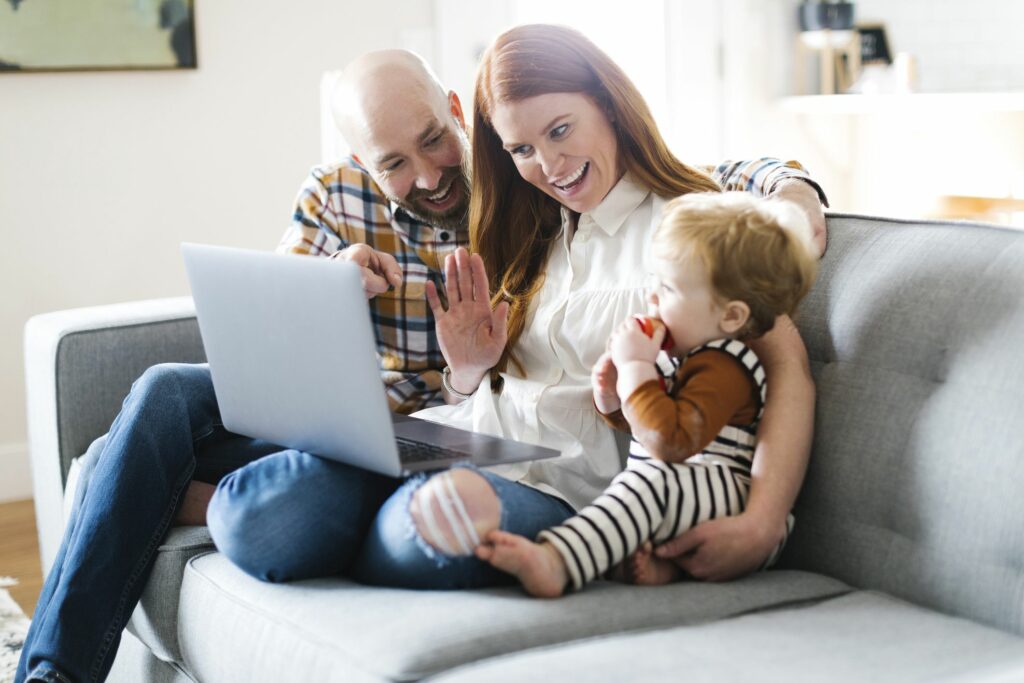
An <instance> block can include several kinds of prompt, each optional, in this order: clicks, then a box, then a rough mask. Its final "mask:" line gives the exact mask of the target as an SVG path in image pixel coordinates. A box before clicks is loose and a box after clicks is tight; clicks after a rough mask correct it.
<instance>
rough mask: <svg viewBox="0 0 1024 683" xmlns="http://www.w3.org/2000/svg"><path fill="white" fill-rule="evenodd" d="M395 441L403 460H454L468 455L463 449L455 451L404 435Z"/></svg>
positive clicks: (399, 455)
mask: <svg viewBox="0 0 1024 683" xmlns="http://www.w3.org/2000/svg"><path fill="white" fill-rule="evenodd" d="M395 441H396V442H398V457H399V458H401V460H402V462H430V461H431V460H454V459H457V458H466V457H468V456H467V455H466V454H465V453H463V452H462V451H454V450H452V449H450V448H443V447H442V446H437V445H435V444H430V443H423V442H422V441H412V440H410V439H404V438H402V437H396V438H395Z"/></svg>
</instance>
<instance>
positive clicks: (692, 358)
mask: <svg viewBox="0 0 1024 683" xmlns="http://www.w3.org/2000/svg"><path fill="white" fill-rule="evenodd" d="M708 354H713V356H711V355H708ZM723 354H726V355H723ZM729 356H731V357H732V359H735V360H730V359H729ZM735 361H738V363H737V362H735ZM691 366H692V367H696V368H697V369H696V370H693V373H696V374H691V375H689V376H688V375H687V369H688V367H691ZM698 377H700V379H699V381H698V380H697V378H698ZM744 379H745V380H746V386H745V387H741V386H737V385H743V380H744ZM673 380H675V381H673ZM723 383H728V384H727V385H726V386H729V387H731V390H730V391H727V392H722V393H728V394H730V395H732V396H736V397H738V398H735V399H732V400H731V403H730V402H729V399H725V400H724V405H719V406H718V407H717V410H719V412H721V411H722V410H725V411H726V412H725V413H724V414H721V416H720V417H719V419H718V422H719V424H724V426H722V427H721V429H720V431H718V433H717V435H715V436H714V437H713V438H712V435H711V434H707V433H703V434H702V433H701V428H700V427H701V426H704V427H705V428H706V427H708V426H709V425H708V424H707V422H708V421H709V420H708V416H713V415H714V411H715V410H716V406H715V403H716V401H715V397H714V396H713V394H715V393H716V392H715V391H714V389H715V387H716V385H717V386H719V387H721V386H723ZM649 385H650V386H649ZM654 385H656V383H655V382H653V381H652V382H649V383H647V384H646V385H644V386H642V387H640V388H638V389H637V390H636V391H635V392H634V393H633V395H631V396H630V397H629V400H628V401H626V405H625V406H624V410H625V411H628V412H629V413H630V421H629V422H628V423H627V422H625V420H624V419H622V418H621V417H619V418H618V419H616V418H615V417H612V416H608V418H607V419H608V421H609V422H611V423H612V424H613V426H616V427H618V428H620V429H621V428H629V427H630V426H632V433H633V436H634V440H633V441H632V442H631V444H630V454H629V458H628V461H627V466H626V469H625V470H624V471H622V472H621V473H620V474H619V475H618V476H616V477H615V479H613V480H612V483H611V484H610V485H609V487H608V488H607V489H606V490H605V491H604V492H603V493H602V494H601V495H600V496H598V498H597V499H596V500H595V501H594V502H593V503H591V504H590V505H588V506H587V507H585V508H583V509H582V510H580V511H579V512H578V513H577V514H576V515H575V516H574V517H571V518H570V519H568V520H566V521H565V522H563V523H562V524H561V525H559V526H556V527H552V528H551V529H547V530H545V531H542V532H541V533H540V534H539V536H538V541H547V542H548V543H551V544H552V545H553V546H554V547H555V548H556V549H557V551H558V552H559V554H560V555H561V556H562V559H563V561H564V562H565V566H566V568H567V569H568V573H569V576H570V580H571V582H572V586H573V588H574V589H577V590H578V589H579V588H581V587H582V586H583V585H584V584H586V583H588V582H590V581H593V580H594V579H595V578H600V577H601V576H602V575H604V573H605V572H606V571H607V570H608V569H610V568H612V567H614V566H615V565H617V564H619V563H620V562H622V561H623V560H624V559H625V558H627V557H629V556H630V555H631V554H632V553H633V552H635V551H636V550H637V549H638V548H640V546H641V545H643V543H644V542H646V541H648V540H650V541H653V542H654V544H655V545H657V544H660V543H663V542H665V541H667V540H669V539H671V538H674V537H675V536H678V535H679V534H681V533H683V532H684V531H686V530H688V529H690V528H692V527H694V526H696V525H697V524H699V523H701V522H704V521H707V520H709V519H715V518H717V517H725V516H729V515H737V514H739V513H741V512H742V511H743V509H744V507H745V506H746V502H747V496H748V494H749V491H750V468H751V464H752V462H753V456H754V446H755V440H756V439H755V435H756V432H757V424H758V421H759V420H760V419H761V414H762V412H763V410H764V399H765V393H766V389H767V385H766V382H765V374H764V369H763V368H762V367H761V363H760V361H759V360H758V358H757V356H756V355H755V354H754V352H753V351H752V350H751V349H750V348H749V347H748V346H747V345H746V344H744V343H743V342H740V341H737V340H733V339H719V340H715V341H712V342H708V343H707V344H704V345H703V346H700V347H698V348H696V349H694V350H693V351H691V352H690V353H688V354H687V355H686V357H685V358H684V359H683V362H682V365H681V367H680V368H679V370H678V372H673V373H672V377H670V378H669V382H668V384H667V385H666V386H667V394H666V392H665V390H663V389H661V388H660V387H657V386H654ZM698 386H700V387H701V388H702V390H701V389H698V388H697V387H698ZM688 388H689V391H688ZM645 398H646V399H648V400H647V402H646V404H642V403H643V402H642V401H641V399H645ZM666 401H667V402H669V403H670V404H671V405H667V404H666ZM733 408H737V409H738V410H735V409H733ZM669 411H671V412H669ZM654 413H657V414H658V416H659V418H660V420H655V419H653V417H651V416H652V415H653V414H654ZM736 418H740V420H741V421H740V424H734V423H735V422H736V421H737V420H736ZM711 421H713V420H711ZM645 422H648V423H651V424H645ZM716 426H717V425H716ZM666 429H671V430H672V432H671V433H670V434H664V433H658V432H664V431H665V430H666ZM637 438H640V439H643V440H644V441H645V442H647V443H648V444H649V445H651V447H652V448H655V449H658V450H659V451H660V452H662V453H668V454H670V455H671V453H672V452H675V453H677V454H679V453H681V454H683V455H684V456H685V455H688V454H689V457H686V458H685V460H683V461H682V462H680V463H679V464H674V463H671V462H663V461H662V460H658V459H655V458H652V457H651V456H650V454H649V453H648V450H647V449H646V448H644V446H642V445H641V443H640V442H639V441H637V440H636V439H637ZM672 441H683V442H684V443H672ZM652 444H653V445H652ZM693 453H696V454H693ZM680 459H682V458H681V457H680ZM791 525H792V516H790V519H789V521H788V523H787V535H788V529H789V528H790V527H791ZM784 543H785V541H783V544H784ZM781 548H782V544H780V545H779V547H778V548H777V549H776V550H775V551H774V552H773V553H772V556H771V557H770V558H769V559H768V561H767V562H766V563H765V566H768V565H770V564H772V563H774V561H775V560H776V559H777V555H778V554H779V552H780V550H781Z"/></svg>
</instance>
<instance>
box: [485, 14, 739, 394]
mask: <svg viewBox="0 0 1024 683" xmlns="http://www.w3.org/2000/svg"><path fill="white" fill-rule="evenodd" d="M548 93H583V94H585V95H587V96H589V97H590V98H592V99H593V100H594V102H596V103H597V105H598V106H599V107H601V108H602V109H603V110H604V111H605V112H606V113H607V114H608V117H609V120H610V121H613V122H614V124H613V128H614V130H615V137H616V142H617V144H618V152H619V159H620V160H621V162H622V164H623V166H624V167H625V169H626V171H627V172H629V173H631V174H632V175H633V177H634V178H635V179H636V180H638V181H639V182H640V183H641V184H642V185H644V186H646V187H647V188H649V189H650V190H651V191H652V192H654V193H655V194H657V195H660V196H662V197H666V198H668V197H676V196H679V195H683V194H687V193H689V192H712V191H719V190H720V188H719V186H718V184H717V183H715V181H714V180H712V179H711V178H710V177H709V176H708V175H706V174H705V173H702V172H701V171H699V170H697V169H695V168H692V167H690V166H687V165H686V164H684V163H683V162H681V161H680V160H679V159H677V158H676V157H675V155H673V154H672V152H671V151H669V149H668V145H666V144H665V140H664V139H663V138H662V137H661V133H660V132H659V131H658V127H657V125H656V124H655V123H654V117H653V116H652V115H651V111H650V108H649V107H648V106H647V103H646V102H645V101H644V99H643V97H642V96H641V95H640V91H638V90H637V88H636V86H635V85H633V82H632V81H630V80H629V78H628V77H627V76H626V74H625V73H623V71H622V69H620V68H619V66H618V65H617V64H615V62H613V61H612V60H611V59H610V58H609V57H608V55H606V54H605V53H604V52H602V51H601V50H600V49H599V48H598V47H597V46H596V45H594V44H593V43H592V42H590V40H588V39H587V38H586V37H584V36H583V34H582V33H580V32H578V31H576V30H574V29H571V28H568V27H564V26H554V25H549V24H527V25H523V26H517V27H515V28H512V29H510V30H508V31H506V32H505V33H503V34H501V35H500V36H498V37H497V38H496V39H495V41H494V43H492V44H491V46H490V47H489V48H488V49H487V51H486V52H485V53H484V55H483V58H482V59H481V62H480V68H479V70H478V72H477V78H476V93H475V98H474V102H473V105H474V106H473V112H474V113H473V133H472V137H473V146H472V149H473V190H472V193H471V198H470V205H469V226H470V240H471V246H472V249H473V251H475V252H476V253H478V254H480V256H481V257H482V258H483V261H484V265H485V266H486V267H487V272H488V278H489V280H490V282H489V284H490V288H491V291H492V292H493V293H494V295H493V296H494V303H495V304H496V303H497V302H499V301H501V300H507V301H509V303H510V312H509V325H508V343H507V344H506V345H505V351H504V353H503V354H502V357H501V360H500V361H499V362H498V364H497V365H496V366H495V368H494V371H493V373H492V377H495V376H496V375H497V373H498V372H502V371H504V370H505V369H506V368H507V367H508V363H509V361H511V362H512V363H514V364H515V365H516V367H517V368H518V369H519V371H520V372H522V371H523V368H522V366H521V365H520V364H519V362H518V361H517V360H516V358H515V356H514V355H513V352H512V349H514V348H515V344H516V342H517V341H518V340H519V337H520V336H521V335H522V333H523V328H524V326H525V323H526V315H527V312H528V311H529V307H530V301H531V300H532V298H533V296H534V294H536V293H537V291H538V290H539V289H540V287H541V285H542V284H543V282H544V265H545V263H546V262H547V256H548V251H549V249H550V246H551V243H552V242H553V241H554V240H555V238H556V237H558V235H559V234H560V233H561V227H562V225H561V204H559V203H558V201H557V200H555V199H554V198H553V197H550V196H548V195H546V194H544V193H543V192H541V191H540V190H539V189H537V188H536V187H534V186H533V185H531V184H529V183H528V182H526V181H525V180H523V179H522V178H521V177H520V176H519V173H518V171H517V170H516V167H515V164H514V163H513V161H512V157H511V156H510V155H509V154H508V153H507V152H506V151H505V150H504V149H503V148H502V142H501V138H500V137H499V136H498V134H497V133H496V132H495V130H494V127H493V126H492V124H491V114H492V113H493V111H494V108H495V106H496V105H498V104H500V103H502V102H517V101H520V100H524V99H527V98H529V97H534V96H536V95H545V94H548Z"/></svg>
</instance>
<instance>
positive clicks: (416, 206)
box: [389, 156, 470, 230]
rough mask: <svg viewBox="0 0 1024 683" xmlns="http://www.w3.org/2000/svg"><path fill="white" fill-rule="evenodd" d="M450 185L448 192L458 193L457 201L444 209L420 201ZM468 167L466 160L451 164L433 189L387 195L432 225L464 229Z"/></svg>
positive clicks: (466, 214) (467, 192)
mask: <svg viewBox="0 0 1024 683" xmlns="http://www.w3.org/2000/svg"><path fill="white" fill-rule="evenodd" d="M463 159H465V156H464V157H463ZM449 185H451V189H450V190H449V192H456V193H458V195H459V199H458V201H457V202H456V203H455V204H453V205H452V206H451V207H450V208H448V209H446V210H445V211H435V210H433V209H431V208H430V207H429V206H426V205H425V204H424V202H422V201H420V200H422V199H424V198H426V197H429V196H431V195H434V194H437V193H438V191H439V190H441V189H443V188H445V187H448V186H449ZM469 192H470V181H469V168H468V165H467V163H466V161H463V163H462V164H460V165H458V166H451V167H448V168H446V169H444V171H443V172H442V173H441V180H440V181H439V182H438V183H437V187H436V188H435V189H433V190H423V189H418V188H413V189H412V190H410V192H409V194H407V195H406V196H405V198H404V199H399V198H397V197H389V199H391V201H393V202H394V203H395V204H397V205H398V206H400V207H402V208H403V209H405V211H406V212H407V213H409V214H410V215H411V216H413V217H415V218H417V219H419V220H421V221H423V222H424V223H427V224H429V225H433V226H434V227H437V228H445V229H447V230H464V229H465V228H466V224H467V221H468V220H469Z"/></svg>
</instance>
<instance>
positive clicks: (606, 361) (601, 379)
mask: <svg viewBox="0 0 1024 683" xmlns="http://www.w3.org/2000/svg"><path fill="white" fill-rule="evenodd" d="M618 381H619V372H618V370H617V369H616V368H615V362H614V361H613V360H612V354H611V353H609V352H607V351H606V352H605V353H603V354H602V355H601V357H600V358H598V359H597V362H596V363H594V369H593V370H592V371H591V373H590V383H591V385H592V386H593V387H594V405H596V406H597V409H598V410H599V411H600V412H601V414H602V415H610V414H612V413H614V412H615V411H616V410H618V409H619V408H621V407H622V401H620V400H619V395H618V393H616V391H615V383H616V382H618Z"/></svg>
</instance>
